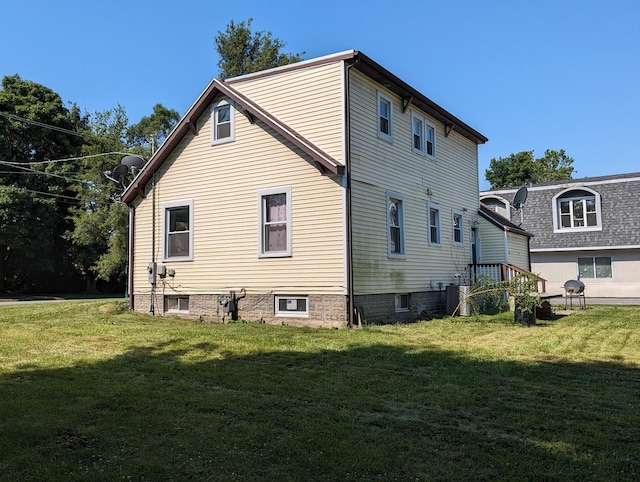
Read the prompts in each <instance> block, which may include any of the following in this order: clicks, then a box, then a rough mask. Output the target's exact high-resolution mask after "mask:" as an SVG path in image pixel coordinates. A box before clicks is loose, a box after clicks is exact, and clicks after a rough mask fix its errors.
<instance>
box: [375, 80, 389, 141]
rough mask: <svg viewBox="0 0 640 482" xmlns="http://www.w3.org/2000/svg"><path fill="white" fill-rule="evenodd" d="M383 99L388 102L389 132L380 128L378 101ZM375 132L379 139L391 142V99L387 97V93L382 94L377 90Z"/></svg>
mask: <svg viewBox="0 0 640 482" xmlns="http://www.w3.org/2000/svg"><path fill="white" fill-rule="evenodd" d="M381 100H384V101H385V102H386V103H388V104H389V119H388V122H389V133H386V132H382V131H381V130H380V101H381ZM376 132H377V133H378V137H379V138H380V139H384V140H385V141H389V142H393V99H392V98H391V97H389V96H388V95H387V94H384V93H382V92H380V91H379V90H378V91H377V95H376Z"/></svg>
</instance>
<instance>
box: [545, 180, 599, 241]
mask: <svg viewBox="0 0 640 482" xmlns="http://www.w3.org/2000/svg"><path fill="white" fill-rule="evenodd" d="M553 211H554V231H555V232H569V231H599V230H601V229H602V219H601V213H600V195H599V194H598V193H596V192H595V191H591V190H586V189H585V188H582V189H571V190H568V191H564V192H562V193H560V194H559V195H557V196H555V197H554V198H553Z"/></svg>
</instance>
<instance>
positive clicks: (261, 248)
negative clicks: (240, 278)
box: [257, 186, 293, 258]
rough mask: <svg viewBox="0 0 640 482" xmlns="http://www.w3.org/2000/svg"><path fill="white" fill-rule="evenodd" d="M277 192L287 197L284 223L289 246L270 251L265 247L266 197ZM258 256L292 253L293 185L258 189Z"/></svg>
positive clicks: (280, 255) (279, 255)
mask: <svg viewBox="0 0 640 482" xmlns="http://www.w3.org/2000/svg"><path fill="white" fill-rule="evenodd" d="M277 194H284V195H285V199H286V203H287V204H286V216H287V219H286V221H285V223H284V224H286V228H287V247H286V249H285V250H281V251H268V250H267V249H265V242H266V236H265V234H264V232H265V227H266V224H265V223H266V219H265V218H266V216H265V215H266V212H265V204H264V202H265V198H266V197H267V196H273V195H277ZM257 209H258V257H259V258H284V257H288V256H291V255H292V248H291V246H292V244H291V242H292V239H293V237H292V233H291V226H292V222H291V186H282V187H275V188H269V189H261V190H259V191H258V207H257Z"/></svg>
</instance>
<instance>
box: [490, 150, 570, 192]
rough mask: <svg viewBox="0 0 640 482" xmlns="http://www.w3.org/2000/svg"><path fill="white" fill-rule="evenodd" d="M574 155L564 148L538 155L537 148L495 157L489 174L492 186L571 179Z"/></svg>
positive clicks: (509, 186) (492, 187) (508, 186)
mask: <svg viewBox="0 0 640 482" xmlns="http://www.w3.org/2000/svg"><path fill="white" fill-rule="evenodd" d="M571 164H573V159H572V158H571V157H569V156H567V155H566V153H565V151H564V149H560V150H559V151H554V150H550V149H547V150H546V151H545V153H544V156H543V157H540V158H538V159H534V157H533V151H522V152H518V153H517V154H511V155H510V156H508V157H504V158H503V157H500V158H498V159H491V161H490V162H489V169H487V170H486V171H485V177H486V179H487V181H489V183H490V184H491V189H502V188H512V187H517V186H523V185H527V184H539V183H543V182H549V181H559V180H568V179H571V176H572V173H573V171H574V168H573V166H572V165H571Z"/></svg>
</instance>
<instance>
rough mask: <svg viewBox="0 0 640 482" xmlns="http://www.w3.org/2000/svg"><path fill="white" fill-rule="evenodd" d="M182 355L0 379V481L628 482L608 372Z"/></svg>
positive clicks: (627, 400) (632, 389) (626, 430)
mask: <svg viewBox="0 0 640 482" xmlns="http://www.w3.org/2000/svg"><path fill="white" fill-rule="evenodd" d="M309 336H313V334H310V335H309ZM184 345H185V341H184V340H175V341H174V342H170V343H166V344H163V345H159V346H155V347H153V348H148V347H132V348H131V349H130V350H129V351H128V352H127V353H125V354H124V355H122V356H118V357H115V358H113V359H109V360H108V361H103V362H98V363H87V364H78V365H76V366H74V367H72V368H63V369H53V370H41V369H33V368H31V367H28V366H26V365H25V367H24V368H23V371H20V372H19V373H17V374H10V375H6V374H5V375H2V376H0V454H3V455H2V457H0V480H62V479H64V480H114V479H120V478H127V477H128V478H130V480H142V479H144V480H149V479H151V480H246V479H249V480H261V479H262V480H356V479H358V480H375V479H379V480H425V479H427V480H470V479H473V480H562V481H565V480H586V479H596V480H611V479H615V480H637V479H638V476H640V458H639V455H638V454H639V452H640V446H639V445H638V443H639V442H638V441H639V440H640V431H639V427H640V410H638V407H637V401H638V398H637V397H638V395H639V394H640V393H639V391H638V390H639V389H638V381H640V379H639V376H638V371H637V370H634V369H632V368H629V367H625V366H623V365H617V364H613V363H612V364H608V363H598V364H587V363H579V364H556V363H538V364H522V363H516V362H511V361H479V360H475V359H470V358H466V357H463V356H461V355H460V354H456V353H454V352H444V351H439V350H434V349H425V350H424V351H421V352H416V351H415V350H414V349H412V350H411V351H410V350H408V349H406V350H405V349H403V348H398V347H390V346H384V345H374V346H370V347H366V348H362V347H359V348H354V349H351V350H346V351H321V352H317V353H313V354H309V353H301V352H293V351H286V352H263V353H253V354H250V355H246V356H237V355H232V354H229V353H225V350H224V347H222V346H216V345H212V344H208V343H200V344H197V345H196V344H193V345H191V346H189V348H187V349H185V348H184Z"/></svg>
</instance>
